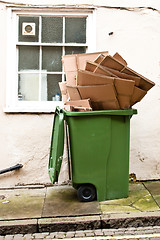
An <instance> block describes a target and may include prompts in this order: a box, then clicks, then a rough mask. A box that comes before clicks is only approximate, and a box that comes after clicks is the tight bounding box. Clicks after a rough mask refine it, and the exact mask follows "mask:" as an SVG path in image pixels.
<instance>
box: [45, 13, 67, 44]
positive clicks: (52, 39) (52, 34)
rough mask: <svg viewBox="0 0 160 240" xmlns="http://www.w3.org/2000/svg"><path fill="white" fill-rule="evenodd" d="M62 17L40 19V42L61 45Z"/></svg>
mask: <svg viewBox="0 0 160 240" xmlns="http://www.w3.org/2000/svg"><path fill="white" fill-rule="evenodd" d="M62 30H63V18H62V17H42V42H44V43H61V42H62V35H63V31H62Z"/></svg>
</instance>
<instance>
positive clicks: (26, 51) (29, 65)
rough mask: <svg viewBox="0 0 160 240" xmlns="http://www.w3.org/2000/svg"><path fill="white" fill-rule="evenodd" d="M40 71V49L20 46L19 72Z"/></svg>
mask: <svg viewBox="0 0 160 240" xmlns="http://www.w3.org/2000/svg"><path fill="white" fill-rule="evenodd" d="M27 69H37V70H38V69H39V47H33V46H19V63H18V70H19V71H20V70H27Z"/></svg>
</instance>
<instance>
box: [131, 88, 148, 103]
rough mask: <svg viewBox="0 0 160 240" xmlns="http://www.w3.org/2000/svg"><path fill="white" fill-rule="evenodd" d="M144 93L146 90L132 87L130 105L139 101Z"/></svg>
mask: <svg viewBox="0 0 160 240" xmlns="http://www.w3.org/2000/svg"><path fill="white" fill-rule="evenodd" d="M146 94H147V91H145V90H142V89H140V88H138V87H134V91H133V95H132V98H131V106H133V105H134V104H135V103H137V102H140V101H141V100H142V98H143V97H144V96H145V95H146Z"/></svg>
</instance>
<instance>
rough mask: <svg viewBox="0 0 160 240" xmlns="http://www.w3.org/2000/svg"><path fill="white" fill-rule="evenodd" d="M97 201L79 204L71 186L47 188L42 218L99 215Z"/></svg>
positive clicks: (75, 192)
mask: <svg viewBox="0 0 160 240" xmlns="http://www.w3.org/2000/svg"><path fill="white" fill-rule="evenodd" d="M100 213H101V210H100V207H99V203H98V202H97V201H93V202H88V203H87V202H86V203H85V202H80V201H79V200H78V198H77V191H76V190H75V189H74V188H73V187H71V186H56V187H48V188H47V193H46V199H45V203H44V208H43V213H42V217H58V216H62V217H63V216H82V215H95V214H100Z"/></svg>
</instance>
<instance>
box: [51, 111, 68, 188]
mask: <svg viewBox="0 0 160 240" xmlns="http://www.w3.org/2000/svg"><path fill="white" fill-rule="evenodd" d="M63 150H64V112H63V111H61V110H60V109H59V108H58V107H57V108H56V111H55V116H54V121H53V130H52V139H51V147H50V157H49V164H48V173H49V177H50V180H51V182H52V183H55V182H57V181H58V176H59V172H60V168H61V164H62V159H63Z"/></svg>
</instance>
